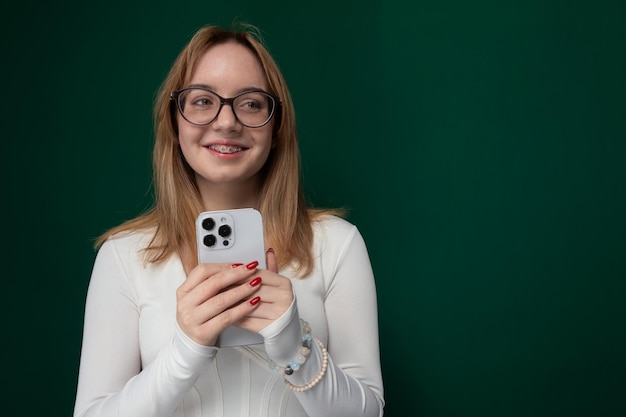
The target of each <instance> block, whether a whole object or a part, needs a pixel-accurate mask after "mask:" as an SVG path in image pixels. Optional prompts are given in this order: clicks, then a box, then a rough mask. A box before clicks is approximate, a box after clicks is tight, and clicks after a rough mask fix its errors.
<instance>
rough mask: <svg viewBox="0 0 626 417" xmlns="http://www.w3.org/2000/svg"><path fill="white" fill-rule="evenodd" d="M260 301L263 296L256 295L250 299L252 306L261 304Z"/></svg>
mask: <svg viewBox="0 0 626 417" xmlns="http://www.w3.org/2000/svg"><path fill="white" fill-rule="evenodd" d="M259 301H261V297H254V298H253V299H252V300H250V301H248V302H249V303H250V305H251V306H255V305H257V304H259Z"/></svg>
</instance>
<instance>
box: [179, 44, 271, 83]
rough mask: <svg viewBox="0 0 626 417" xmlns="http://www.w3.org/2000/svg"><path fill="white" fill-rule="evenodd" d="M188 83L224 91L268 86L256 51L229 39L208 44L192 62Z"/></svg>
mask: <svg viewBox="0 0 626 417" xmlns="http://www.w3.org/2000/svg"><path fill="white" fill-rule="evenodd" d="M189 83H190V84H192V85H205V86H208V87H210V88H211V89H213V90H215V91H216V92H217V93H224V94H233V93H234V92H236V91H240V90H242V89H246V88H261V89H267V86H268V82H267V77H266V75H265V73H264V72H263V68H262V66H261V63H260V62H259V59H258V58H257V57H256V55H255V54H254V53H253V52H252V51H251V50H250V49H248V48H247V47H245V46H243V45H241V44H239V43H236V42H232V41H231V42H226V43H221V44H217V45H213V46H211V47H210V48H209V49H208V50H207V51H206V52H205V53H204V54H203V55H202V56H201V57H200V59H199V60H198V62H197V63H196V65H195V68H194V70H193V72H192V74H191V79H190V82H189Z"/></svg>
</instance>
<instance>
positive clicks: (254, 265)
mask: <svg viewBox="0 0 626 417" xmlns="http://www.w3.org/2000/svg"><path fill="white" fill-rule="evenodd" d="M257 266H259V263H258V262H257V261H253V262H250V263H249V264H248V265H246V268H247V269H248V270H250V271H252V270H253V269H256V267H257Z"/></svg>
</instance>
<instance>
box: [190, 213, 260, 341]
mask: <svg viewBox="0 0 626 417" xmlns="http://www.w3.org/2000/svg"><path fill="white" fill-rule="evenodd" d="M196 237H197V241H198V262H200V263H212V262H220V263H224V262H226V263H231V264H232V263H242V264H247V263H249V262H252V261H258V262H259V268H262V269H265V268H267V265H266V261H265V238H264V234H263V218H262V216H261V212H260V211H258V210H256V209H254V208H243V209H232V210H219V211H205V212H202V213H200V214H199V215H198V217H197V219H196ZM258 343H263V337H262V336H261V335H260V334H258V333H255V332H251V331H249V330H246V329H242V328H239V327H236V326H229V327H227V328H226V329H224V331H223V332H222V333H221V334H220V336H219V337H218V339H217V342H216V345H217V347H220V348H222V347H230V346H241V345H252V344H258Z"/></svg>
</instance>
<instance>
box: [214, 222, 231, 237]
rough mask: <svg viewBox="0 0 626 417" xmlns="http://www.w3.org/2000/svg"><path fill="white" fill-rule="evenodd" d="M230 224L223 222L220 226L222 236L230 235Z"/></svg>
mask: <svg viewBox="0 0 626 417" xmlns="http://www.w3.org/2000/svg"><path fill="white" fill-rule="evenodd" d="M230 232H231V229H230V226H229V225H227V224H223V225H221V226H220V228H219V229H217V233H218V234H219V235H220V236H221V237H226V236H230Z"/></svg>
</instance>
